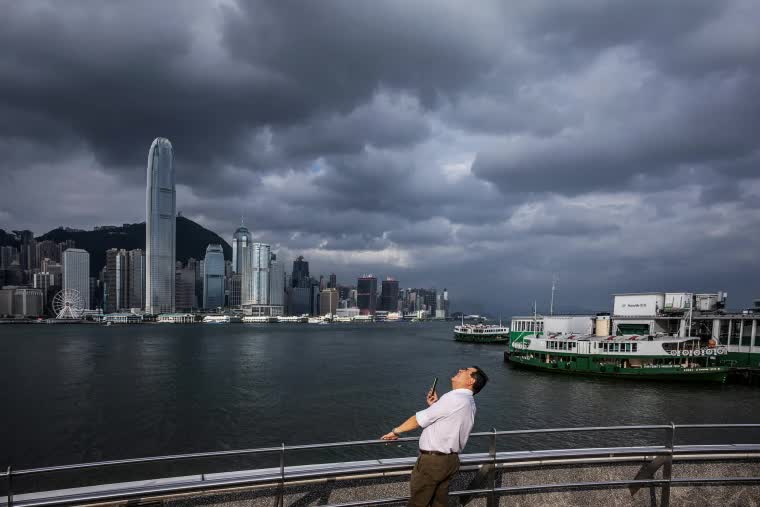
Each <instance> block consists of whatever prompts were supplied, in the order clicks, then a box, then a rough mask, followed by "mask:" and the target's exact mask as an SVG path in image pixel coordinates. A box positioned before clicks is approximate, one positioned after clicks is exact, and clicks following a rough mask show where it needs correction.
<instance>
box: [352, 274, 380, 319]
mask: <svg viewBox="0 0 760 507" xmlns="http://www.w3.org/2000/svg"><path fill="white" fill-rule="evenodd" d="M356 306H357V307H359V311H360V312H361V314H362V315H374V314H375V310H376V309H377V278H375V276H374V275H364V276H362V277H361V278H359V281H358V283H357V284H356Z"/></svg>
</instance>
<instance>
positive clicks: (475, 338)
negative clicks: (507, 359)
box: [454, 333, 509, 345]
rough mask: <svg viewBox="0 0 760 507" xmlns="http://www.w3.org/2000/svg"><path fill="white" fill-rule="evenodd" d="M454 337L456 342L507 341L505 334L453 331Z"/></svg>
mask: <svg viewBox="0 0 760 507" xmlns="http://www.w3.org/2000/svg"><path fill="white" fill-rule="evenodd" d="M454 339H455V340H456V341H458V342H466V343H495V344H502V345H504V344H506V343H507V342H508V341H509V337H508V336H506V335H485V336H484V335H476V334H465V333H454Z"/></svg>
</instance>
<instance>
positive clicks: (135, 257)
mask: <svg viewBox="0 0 760 507" xmlns="http://www.w3.org/2000/svg"><path fill="white" fill-rule="evenodd" d="M128 264H129V304H128V307H129V308H140V309H142V308H145V252H143V251H142V250H140V249H139V248H137V249H135V250H130V251H129V262H128Z"/></svg>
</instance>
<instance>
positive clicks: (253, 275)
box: [242, 243, 272, 305]
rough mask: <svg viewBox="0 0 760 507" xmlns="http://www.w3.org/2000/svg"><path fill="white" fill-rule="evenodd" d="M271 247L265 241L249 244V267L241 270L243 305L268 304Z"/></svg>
mask: <svg viewBox="0 0 760 507" xmlns="http://www.w3.org/2000/svg"><path fill="white" fill-rule="evenodd" d="M271 256H272V250H271V247H270V246H269V245H268V244H266V243H252V244H251V267H250V270H248V269H246V270H244V272H243V295H242V299H243V305H268V304H269V262H270V259H271Z"/></svg>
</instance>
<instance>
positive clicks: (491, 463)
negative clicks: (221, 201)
mask: <svg viewBox="0 0 760 507" xmlns="http://www.w3.org/2000/svg"><path fill="white" fill-rule="evenodd" d="M679 429H711V430H727V429H760V424H678V425H676V424H672V423H671V424H650V425H636V426H594V427H575V428H548V429H528V430H506V431H497V430H495V429H494V430H492V431H490V432H478V433H472V434H471V435H470V437H471V438H472V439H488V441H489V451H488V452H487V453H475V454H465V455H462V456H461V461H462V467H463V468H466V467H469V468H471V469H473V468H477V469H479V470H480V471H481V472H484V475H485V478H486V484H487V487H485V488H479V489H468V490H463V491H453V492H451V493H449V494H450V495H451V496H459V497H482V496H486V497H487V499H488V505H489V507H490V506H494V505H496V499H497V497H498V496H500V495H506V494H520V493H539V492H545V491H558V490H582V489H611V488H624V487H633V488H640V487H643V486H656V487H660V488H662V497H661V504H662V505H668V503H669V498H670V488H671V486H686V485H691V484H702V485H705V484H715V485H729V484H760V477H699V478H688V477H673V475H672V463H673V458H674V456H676V457H688V456H700V457H702V456H704V457H713V458H714V457H721V459H747V458H754V459H759V460H760V442H758V443H757V444H727V445H680V446H679V445H675V435H676V431H677V430H679ZM611 431H626V432H630V431H662V432H663V433H664V438H663V440H662V442H661V443H662V445H653V446H638V447H606V448H585V449H576V448H570V449H553V450H538V451H520V452H497V451H496V445H497V442H498V441H499V439H500V438H501V439H504V438H506V437H512V436H521V435H536V434H543V435H552V434H567V433H587V432H611ZM418 440H419V437H408V438H400V439H398V440H395V441H392V442H389V441H386V440H360V441H351V442H331V443H322V444H306V445H285V444H284V443H283V444H281V445H280V446H275V447H259V448H250V449H237V450H226V451H214V452H200V453H189V454H174V455H166V456H152V457H144V458H131V459H121V460H109V461H99V462H91V463H78V464H71V465H61V466H48V467H39V468H28V469H20V470H16V469H14V468H13V467H12V466H8V467H7V469H6V470H5V471H4V472H0V479H2V480H4V481H5V483H6V491H5V495H4V497H5V498H4V501H2V497H0V507H14V506H16V507H32V506H50V505H62V504H77V503H92V502H98V501H107V500H117V499H129V498H137V497H147V496H157V495H165V494H172V493H189V492H193V491H209V490H214V489H220V488H227V487H232V486H235V487H238V486H246V485H258V484H279V485H280V486H281V487H283V488H284V486H285V485H287V484H288V483H294V482H297V481H303V480H309V479H320V478H328V477H335V476H338V475H339V476H350V475H358V474H361V475H363V476H366V475H367V474H380V475H381V474H384V473H387V472H393V471H402V470H408V469H410V468H411V467H412V466H413V464H414V459H415V458H413V457H410V458H400V459H387V460H376V461H370V462H367V461H362V462H353V463H352V462H348V463H332V464H324V465H321V466H317V467H315V466H292V467H288V468H287V469H286V466H285V463H286V457H287V455H288V453H290V454H291V455H292V454H293V453H295V452H298V451H308V450H318V449H334V448H341V447H356V446H372V445H388V444H389V443H403V442H416V441H418ZM260 454H277V455H279V468H277V469H264V470H261V471H249V472H250V473H249V474H248V475H239V474H236V473H231V474H210V475H212V476H217V477H213V478H212V477H207V475H206V474H201V475H200V478H199V480H197V481H186V480H183V481H180V482H176V483H172V482H171V481H169V482H165V483H162V484H160V485H158V484H154V483H151V484H147V485H145V486H139V487H128V488H118V487H117V486H118V484H114V485H112V486H114V487H113V488H112V489H110V490H109V489H102V488H93V490H90V491H82V492H79V493H75V494H65V495H60V494H53V493H54V492H50V493H51V495H50V496H48V497H45V496H44V495H41V494H39V493H37V494H35V498H34V499H21V500H16V501H14V494H13V484H14V482H13V481H14V479H18V478H21V477H29V476H34V475H40V474H54V473H60V472H71V471H91V470H96V469H102V468H106V467H113V466H119V465H144V464H149V463H160V462H178V461H183V460H193V459H201V458H222V457H230V456H250V455H260ZM600 458H609V459H616V460H620V459H627V458H629V459H654V460H655V461H657V460H659V465H658V468H659V467H662V478H659V479H655V478H654V474H653V473H652V474H651V477H649V478H638V479H631V480H614V481H596V482H571V483H552V484H534V485H527V486H503V487H497V486H496V481H495V476H496V472H497V469H498V468H499V466H500V465H501V466H506V465H508V464H510V463H517V462H520V463H526V462H532V461H541V462H545V461H546V460H550V461H551V462H552V463H557V462H560V461H562V460H598V459H600ZM219 475H225V477H218V476H219ZM82 489H85V490H86V489H87V488H82ZM407 500H408V497H394V498H382V499H377V500H368V501H360V502H351V503H345V504H340V505H341V506H342V507H349V506H350V507H359V506H371V505H382V504H393V503H402V502H405V501H407Z"/></svg>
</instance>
